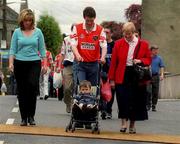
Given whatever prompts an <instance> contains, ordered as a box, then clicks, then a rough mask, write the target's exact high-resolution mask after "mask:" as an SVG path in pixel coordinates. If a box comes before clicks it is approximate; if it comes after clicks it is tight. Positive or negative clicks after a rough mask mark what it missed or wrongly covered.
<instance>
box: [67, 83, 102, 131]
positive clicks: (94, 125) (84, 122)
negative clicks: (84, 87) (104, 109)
mask: <svg viewBox="0 0 180 144" xmlns="http://www.w3.org/2000/svg"><path fill="white" fill-rule="evenodd" d="M78 89H79V88H78ZM91 91H92V93H93V94H94V93H95V94H96V114H94V115H95V116H94V117H93V118H92V119H86V118H85V119H82V118H76V116H74V112H73V108H72V111H71V118H70V122H69V124H68V125H67V126H66V129H65V131H66V132H68V131H71V132H74V131H75V130H76V128H78V129H79V128H83V127H84V126H85V128H86V127H87V129H91V133H95V132H96V133H98V134H100V128H99V110H98V106H99V85H97V86H92V88H91ZM91 110H93V109H91ZM81 111H82V110H81ZM81 114H83V113H81ZM78 125H81V126H83V127H78ZM89 126H90V127H89Z"/></svg>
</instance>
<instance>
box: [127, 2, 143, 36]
mask: <svg viewBox="0 0 180 144" xmlns="http://www.w3.org/2000/svg"><path fill="white" fill-rule="evenodd" d="M125 16H126V19H127V20H128V21H131V22H133V23H134V24H135V26H136V30H137V31H138V32H139V34H141V33H140V32H141V18H142V7H141V5H139V4H132V5H130V6H129V7H128V8H127V9H126V10H125Z"/></svg>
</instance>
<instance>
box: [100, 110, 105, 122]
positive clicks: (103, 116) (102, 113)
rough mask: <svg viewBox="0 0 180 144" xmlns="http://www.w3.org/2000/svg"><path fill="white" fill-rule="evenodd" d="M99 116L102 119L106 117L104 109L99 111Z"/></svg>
mask: <svg viewBox="0 0 180 144" xmlns="http://www.w3.org/2000/svg"><path fill="white" fill-rule="evenodd" d="M101 118H102V120H105V119H106V112H105V111H102V112H101Z"/></svg>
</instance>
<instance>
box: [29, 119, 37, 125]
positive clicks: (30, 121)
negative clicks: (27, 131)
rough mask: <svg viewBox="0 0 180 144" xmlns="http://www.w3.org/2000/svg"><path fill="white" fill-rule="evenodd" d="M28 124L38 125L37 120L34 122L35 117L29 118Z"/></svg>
mask: <svg viewBox="0 0 180 144" xmlns="http://www.w3.org/2000/svg"><path fill="white" fill-rule="evenodd" d="M28 123H29V125H36V123H35V120H34V118H33V117H29V118H28Z"/></svg>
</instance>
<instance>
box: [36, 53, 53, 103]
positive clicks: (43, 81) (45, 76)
mask: <svg viewBox="0 0 180 144" xmlns="http://www.w3.org/2000/svg"><path fill="white" fill-rule="evenodd" d="M46 58H47V60H46V65H47V72H46V73H43V71H41V74H40V80H39V86H40V89H39V91H40V99H41V100H42V99H44V100H47V99H48V98H49V74H50V72H51V70H53V58H52V54H51V52H50V51H48V50H46ZM44 64H45V63H44V60H42V61H41V67H42V68H43V67H44Z"/></svg>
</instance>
